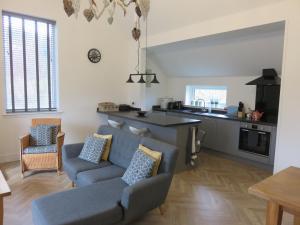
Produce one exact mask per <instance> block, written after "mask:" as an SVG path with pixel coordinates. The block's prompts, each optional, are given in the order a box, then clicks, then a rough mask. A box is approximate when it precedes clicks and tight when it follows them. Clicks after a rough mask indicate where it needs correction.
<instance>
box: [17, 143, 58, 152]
mask: <svg viewBox="0 0 300 225" xmlns="http://www.w3.org/2000/svg"><path fill="white" fill-rule="evenodd" d="M56 152H57V149H56V145H47V146H29V147H27V148H25V149H24V150H23V153H24V154H43V153H56Z"/></svg>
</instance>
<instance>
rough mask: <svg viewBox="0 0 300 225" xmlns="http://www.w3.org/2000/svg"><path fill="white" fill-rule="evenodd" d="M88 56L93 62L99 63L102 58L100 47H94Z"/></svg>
mask: <svg viewBox="0 0 300 225" xmlns="http://www.w3.org/2000/svg"><path fill="white" fill-rule="evenodd" d="M88 58H89V60H90V61H91V62H92V63H98V62H100V60H101V53H100V51H99V50H98V49H96V48H92V49H90V50H89V52H88Z"/></svg>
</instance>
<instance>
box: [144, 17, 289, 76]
mask: <svg viewBox="0 0 300 225" xmlns="http://www.w3.org/2000/svg"><path fill="white" fill-rule="evenodd" d="M284 28H285V24H284V22H278V23H273V24H267V25H262V26H257V27H252V28H247V29H242V30H237V31H232V32H226V33H222V34H216V35H211V36H206V37H201V38H195V39H190V40H185V41H181V42H175V43H171V44H166V45H160V46H154V47H150V48H149V49H148V54H149V58H150V59H151V61H153V62H154V63H155V64H157V66H158V67H160V69H161V70H162V71H163V72H164V73H165V74H166V75H168V76H187V77H195V76H258V75H260V74H261V71H262V69H263V68H275V69H276V70H277V72H278V73H279V74H280V73H281V67H282V58H283V44H284Z"/></svg>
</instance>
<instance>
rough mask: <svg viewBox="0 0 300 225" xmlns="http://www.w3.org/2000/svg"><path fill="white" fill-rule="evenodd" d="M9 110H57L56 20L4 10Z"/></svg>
mask: <svg viewBox="0 0 300 225" xmlns="http://www.w3.org/2000/svg"><path fill="white" fill-rule="evenodd" d="M2 20H3V46H4V62H5V65H4V70H5V92H6V95H5V96H6V112H7V113H16V112H41V111H56V108H57V96H56V95H57V91H56V90H57V88H56V52H55V22H54V21H50V20H46V19H40V18H35V17H31V16H24V15H20V14H16V13H11V12H5V11H3V12H2Z"/></svg>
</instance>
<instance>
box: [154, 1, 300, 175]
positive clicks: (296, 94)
mask: <svg viewBox="0 0 300 225" xmlns="http://www.w3.org/2000/svg"><path fill="white" fill-rule="evenodd" d="M155 3H156V2H155ZM157 4H158V3H157ZM170 4H171V3H170ZM173 6H175V7H176V3H175V2H174V3H173ZM299 12H300V1H299V0H284V1H281V2H279V3H275V4H272V5H268V6H265V7H260V8H257V9H253V10H249V11H244V12H240V13H236V14H231V15H229V16H224V17H221V18H216V19H213V20H210V21H205V22H199V23H197V22H196V21H195V24H191V25H189V26H185V27H181V28H176V29H170V30H168V29H164V31H163V32H160V33H158V34H155V35H152V36H151V37H150V38H149V46H157V45H162V44H166V43H172V42H176V41H182V40H187V39H191V38H195V37H202V36H207V35H211V34H217V33H222V32H228V31H233V30H239V29H243V28H247V27H252V26H258V25H262V24H268V23H273V22H278V21H286V28H285V29H286V32H285V47H284V60H283V71H282V86H281V87H282V88H281V100H280V107H279V121H278V133H277V146H276V155H275V172H276V171H279V170H282V169H284V168H286V167H288V166H292V165H293V166H298V167H300V144H299V127H300V120H298V118H297V115H300V105H299V99H300V89H299V83H300V76H299V71H300V63H299V55H300V45H299V40H300V29H299V24H300V13H299ZM169 13H171V12H169ZM186 16H188V12H186ZM156 17H157V18H159V17H160V18H163V17H164V15H163V14H162V15H156Z"/></svg>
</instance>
